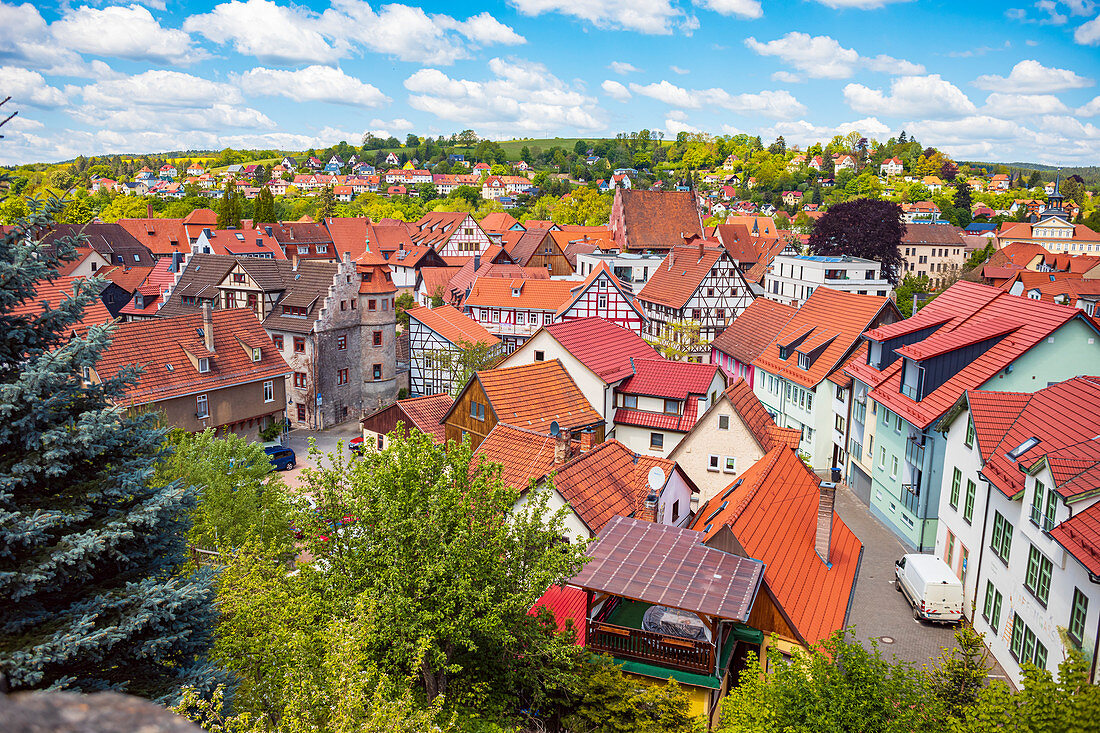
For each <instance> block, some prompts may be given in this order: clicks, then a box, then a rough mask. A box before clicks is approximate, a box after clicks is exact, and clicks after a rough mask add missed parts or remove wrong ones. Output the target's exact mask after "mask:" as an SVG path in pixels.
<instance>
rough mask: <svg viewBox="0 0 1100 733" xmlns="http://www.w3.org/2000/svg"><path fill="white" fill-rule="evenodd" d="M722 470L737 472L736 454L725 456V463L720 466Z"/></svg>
mask: <svg viewBox="0 0 1100 733" xmlns="http://www.w3.org/2000/svg"><path fill="white" fill-rule="evenodd" d="M722 470H723V471H725V472H726V473H736V472H737V457H736V456H726V461H725V465H724V466H723V467H722Z"/></svg>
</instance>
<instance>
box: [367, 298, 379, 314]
mask: <svg viewBox="0 0 1100 733" xmlns="http://www.w3.org/2000/svg"><path fill="white" fill-rule="evenodd" d="M367 310H369V311H373V310H378V301H376V300H375V299H374V298H371V299H370V300H368V301H367Z"/></svg>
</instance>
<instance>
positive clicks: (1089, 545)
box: [1050, 502, 1100, 576]
mask: <svg viewBox="0 0 1100 733" xmlns="http://www.w3.org/2000/svg"><path fill="white" fill-rule="evenodd" d="M1050 536H1051V537H1052V538H1054V541H1055V542H1057V543H1058V544H1060V545H1061V546H1062V547H1064V548H1066V552H1068V553H1069V554H1071V555H1073V557H1074V558H1076V559H1077V561H1078V562H1079V563H1081V564H1082V565H1084V566H1085V569H1086V570H1088V571H1089V573H1091V574H1092V575H1094V576H1096V575H1100V502H1098V503H1096V504H1093V505H1092V506H1090V507H1088V508H1086V509H1084V510H1082V511H1080V512H1079V513H1077V514H1075V515H1073V516H1072V517H1070V518H1069V519H1067V520H1066V521H1064V522H1062V523H1061V524H1059V525H1058V526H1057V527H1055V528H1054V529H1052V530H1051V531H1050Z"/></svg>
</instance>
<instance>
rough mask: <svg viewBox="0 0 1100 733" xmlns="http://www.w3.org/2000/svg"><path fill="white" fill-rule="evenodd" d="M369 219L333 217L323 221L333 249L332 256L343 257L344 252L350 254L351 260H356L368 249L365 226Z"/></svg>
mask: <svg viewBox="0 0 1100 733" xmlns="http://www.w3.org/2000/svg"><path fill="white" fill-rule="evenodd" d="M369 223H370V219H367V218H365V217H358V216H334V217H329V218H328V219H325V220H324V224H325V228H326V229H328V233H329V236H330V237H332V244H333V247H334V248H335V250H336V251H335V252H333V255H334V256H335V257H343V256H344V253H345V252H348V253H350V254H351V258H352V259H353V260H354V259H358V258H359V257H361V256H362V255H363V254H364V253H365V252H366V251H367V249H368V247H367V225H368V224H369Z"/></svg>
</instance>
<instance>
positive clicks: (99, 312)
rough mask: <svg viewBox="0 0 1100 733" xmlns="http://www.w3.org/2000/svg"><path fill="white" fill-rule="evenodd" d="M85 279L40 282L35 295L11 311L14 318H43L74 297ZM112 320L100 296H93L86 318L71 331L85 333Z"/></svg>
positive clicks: (56, 279) (86, 307)
mask: <svg viewBox="0 0 1100 733" xmlns="http://www.w3.org/2000/svg"><path fill="white" fill-rule="evenodd" d="M82 280H84V278H81V277H57V278H55V279H54V280H53V282H49V281H47V280H39V281H38V282H37V283H36V284H35V293H34V296H33V297H32V298H29V299H27V300H25V301H23V302H22V303H20V304H19V305H16V306H15V307H13V308H12V309H11V311H10V314H11V315H12V316H41V315H42V314H44V313H46V312H48V311H52V310H54V309H55V308H57V306H58V305H60V304H61V303H62V302H63V301H65V300H69V299H70V298H72V297H73V293H74V288H76V287H77V285H78V283H80V282H81V281H82ZM111 320H113V319H112V317H111V313H110V311H108V310H107V306H106V305H104V304H103V300H102V299H101V298H100V297H99V294H98V293H97V294H95V295H93V296H92V298H91V300H89V301H88V303H87V304H86V305H85V306H84V317H83V318H81V319H80V321H79V322H78V323H74V324H72V326H71V327H70V329H71V330H72V331H76V332H77V333H84V332H85V331H87V330H88V329H89V328H90V327H92V326H99V325H102V324H104V323H108V322H110V321H111Z"/></svg>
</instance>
